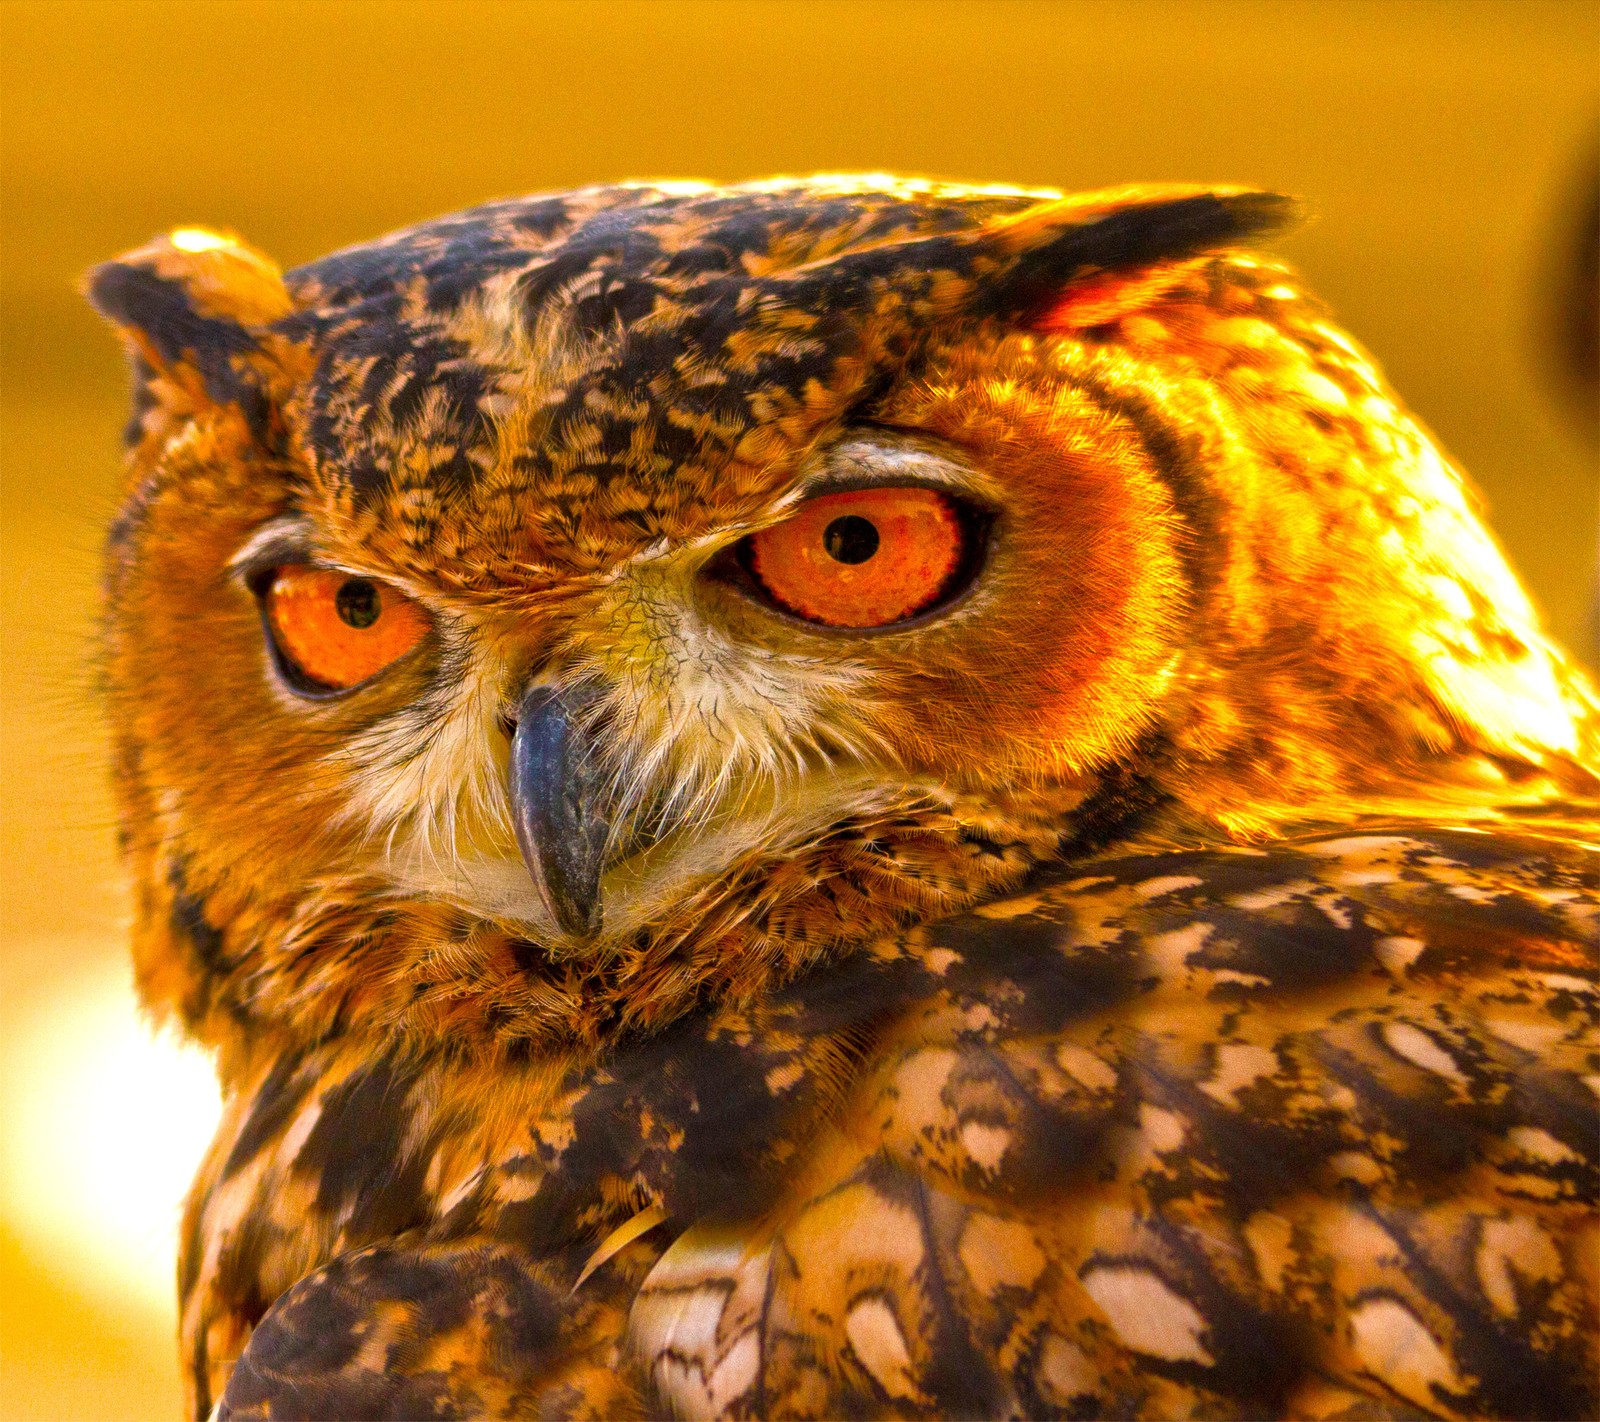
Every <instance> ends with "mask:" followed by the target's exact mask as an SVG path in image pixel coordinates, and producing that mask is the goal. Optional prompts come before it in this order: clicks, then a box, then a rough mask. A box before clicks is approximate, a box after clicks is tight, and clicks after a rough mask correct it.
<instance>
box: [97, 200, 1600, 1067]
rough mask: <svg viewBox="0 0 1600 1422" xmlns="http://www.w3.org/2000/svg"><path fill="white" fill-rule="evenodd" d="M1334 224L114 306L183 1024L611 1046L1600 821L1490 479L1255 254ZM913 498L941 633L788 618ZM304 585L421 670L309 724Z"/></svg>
mask: <svg viewBox="0 0 1600 1422" xmlns="http://www.w3.org/2000/svg"><path fill="white" fill-rule="evenodd" d="M1285 212H1286V208H1285V205H1284V204H1283V203H1282V201H1281V200H1278V199H1274V198H1271V197H1269V196H1266V195H1262V194H1255V193H1248V192H1242V191H1237V190H1201V189H1179V188H1129V189H1121V190H1117V191H1114V192H1108V193H1099V194H1090V195H1087V196H1083V197H1073V198H1066V197H1062V196H1060V195H1059V194H1054V193H1045V192H1024V191H1018V190H1011V189H979V188H960V187H952V186H940V185H933V184H926V183H908V182H901V181H897V180H891V179H883V178H868V179H813V180H808V181H795V182H774V183H766V184H754V185H748V186H744V187H737V188H721V189H718V188H702V187H697V186H692V185H655V186H651V185H644V186H629V187H611V188H597V189H591V190H586V191H581V192H577V193H573V194H567V195H563V196H557V197H546V198H531V199H526V200H518V201H511V202H504V203H497V204H492V205H489V206H486V207H483V208H479V209H475V210H473V211H471V212H467V213H464V214H460V215H458V216H455V217H450V218H445V219H441V220H440V221H437V222H433V223H429V224H425V225H423V226H421V227H418V228H414V229H411V230H409V231H407V232H402V233H399V234H396V235H395V236H392V237H389V238H386V239H384V240H382V241H379V242H376V243H373V244H371V245H368V246H365V247H360V248H355V249H352V250H350V251H347V252H344V253H340V254H336V255H334V256H332V257H329V258H326V259H324V260H322V261H320V262H316V263H313V264H312V265H310V266H308V267H305V268H302V269H300V270H298V271H295V272H290V273H288V274H287V275H286V276H282V277H280V275H279V274H278V272H277V270H276V269H275V268H274V267H273V266H272V265H271V263H270V262H268V261H267V260H266V259H265V258H263V257H261V256H260V255H259V254H257V253H255V252H253V251H252V250H251V249H250V248H248V247H247V246H245V245H244V244H243V243H241V242H238V241H236V240H235V239H232V238H228V237H221V236H216V235H213V234H207V233H199V232H194V231H185V232H179V233H175V234H174V235H173V236H172V237H171V238H170V239H166V240H164V241H161V242H157V243H155V244H153V245H152V246H150V247H148V248H145V249H143V250H142V251H139V252H134V253H131V254H129V255H128V256H126V257H124V258H122V259H120V260H119V261H117V262H113V263H110V264H108V265H107V266H105V267H102V268H100V269H99V270H98V271H97V272H96V273H95V274H94V275H93V277H92V278H91V283H90V292H91V295H92V297H93V299H94V300H95V302H96V303H97V304H98V305H99V306H100V308H101V309H102V310H103V311H104V312H105V313H106V314H107V315H108V316H109V317H110V318H111V319H112V320H113V321H115V322H116V323H117V324H118V325H119V326H120V327H121V329H122V330H123V331H124V332H125V333H126V336H127V338H128V341H129V344H130V347H131V349H132V351H133V352H134V355H135V358H136V372H137V384H138V389H139V406H138V413H137V416H136V421H135V425H134V428H133V429H132V431H131V445H132V449H131V453H130V485H129V492H128V496H127V503H126V507H125V510H124V513H123V515H122V517H121V519H120V520H119V522H118V524H117V526H116V529H115V530H114V532H113V536H112V543H111V576H110V599H109V615H108V647H109V664H110V683H111V687H112V692H113V698H112V704H113V708H114V714H115V720H116V729H117V735H118V744H119V747H120V761H119V785H120V787H121V794H122V803H123V817H124V824H125V834H126V844H127V849H128V854H129V858H130V863H131V865H132V866H133V870H134V874H135V878H136V881H137V883H138V887H139V894H140V898H139V907H138V916H139V934H138V941H139V945H140V951H139V960H140V964H141V971H142V974H143V978H144V982H145V988H146V992H147V995H148V996H149V997H150V999H151V1000H152V1001H154V1002H156V1003H159V1004H168V1005H171V1006H173V1007H175V1008H176V1010H178V1011H179V1012H180V1013H181V1014H182V1015H183V1016H184V1017H185V1018H186V1020H188V1021H189V1022H190V1023H191V1024H192V1025H193V1026H194V1027H195V1028H196V1030H198V1031H200V1032H202V1033H203V1034H204V1035H207V1036H209V1037H210V1038H212V1039H213V1040H216V1041H219V1042H222V1043H224V1044H228V1043H232V1042H234V1041H235V1040H239V1041H243V1040H255V1039H258V1038H262V1037H264V1036H270V1035H273V1034H277V1033H288V1034H291V1035H298V1034H302V1033H306V1032H315V1031H325V1030H328V1029H330V1028H331V1027H334V1026H336V1025H338V1026H345V1027H355V1026H361V1025H365V1026H368V1027H371V1028H373V1029H375V1030H397V1031H403V1032H410V1033H413V1034H416V1035H417V1036H418V1037H427V1038H433V1039H436V1038H438V1037H439V1036H440V1035H441V1034H454V1035H455V1036H456V1037H457V1038H458V1039H459V1040H461V1041H463V1042H466V1041H485V1040H498V1041H501V1042H526V1041H528V1040H533V1039H538V1038H540V1037H541V1036H547V1035H548V1034H552V1033H556V1034H562V1033H564V1034H569V1035H578V1036H586V1035H587V1036H591V1037H593V1036H597V1035H598V1034H600V1033H602V1032H604V1031H606V1030H609V1029H610V1028H612V1027H614V1026H615V1025H616V1024H618V1023H621V1024H628V1023H641V1022H648V1021H652V1020H659V1019H660V1018H661V1017H662V1016H665V1015H668V1014H670V1013H672V1012H676V1011H679V1010H681V1009H682V1007H683V1006H684V1005H685V1004H686V1003H688V1002H691V1001H693V1000H694V999H695V997H696V995H697V994H703V993H706V992H728V991H731V992H740V991H748V990H751V989H753V988H755V987H758V986H759V985H760V984H762V983H764V982H766V981H769V980H770V978H771V976H772V975H773V974H774V973H783V972H788V971H792V970H793V969H794V968H795V967H797V966H798V965H800V964H803V963H804V962H806V961H808V960H810V959H811V958H814V957H815V956H816V955H817V954H819V953H825V952H829V951H834V950H836V949H837V948H839V947H840V946H842V945H845V944H848V943H850V942H859V941H863V940H865V939H867V938H869V937H870V936H871V935H872V934H873V933H875V932H880V931H882V930H884V929H886V928H887V927H889V926H891V925H893V924H895V923H897V922H904V921H905V920H906V919H907V918H910V917H914V916H917V915H929V914H933V913H937V912H941V911H946V910H950V909H953V908H956V907H959V906H961V905H963V904H966V903H969V902H971V901H972V900H974V899H975V898H978V897H981V896H983V895H984V894H986V893H991V892H994V891H996V890H998V889H999V888H1002V887H1009V886H1012V885H1014V884H1015V883H1016V882H1018V880H1019V879H1020V878H1021V877H1022V876H1023V875H1024V874H1025V873H1026V871H1027V869H1028V868H1029V867H1030V866H1031V865H1032V864H1034V863H1037V862H1039V861H1041V860H1043V859H1048V858H1051V857H1053V856H1056V855H1058V854H1060V853H1081V852H1085V851H1086V850H1088V849H1092V848H1094V847H1097V846H1099V845H1101V844H1104V843H1106V842H1109V841H1113V840H1117V839H1125V838H1128V837H1130V836H1134V835H1146V836H1151V835H1153V836H1166V837H1169V838H1171V837H1187V838H1205V837H1225V836H1237V835H1241V834H1243V835H1249V834H1252V833H1258V832H1261V831H1262V830H1264V829H1266V828H1268V827H1272V826H1282V825H1287V824H1292V823H1295V822H1297V821H1312V820H1316V819H1319V818H1320V819H1329V818H1332V819H1339V818H1342V817H1348V816H1349V814H1351V813H1352V812H1354V811H1358V810H1359V809H1361V808H1363V807H1367V806H1379V805H1388V806H1393V805H1396V804H1399V803H1401V802H1404V801H1406V800H1407V799H1413V800H1414V799H1418V798H1422V799H1428V800H1432V801H1434V802H1435V803H1436V802H1437V801H1438V799H1439V798H1440V797H1450V796H1460V795H1466V796H1472V795H1489V796H1498V797H1500V798H1502V799H1504V798H1514V797H1515V796H1516V795H1517V794H1519V793H1525V790H1526V787H1529V786H1535V785H1536V786H1538V787H1540V788H1541V789H1543V790H1545V791H1548V789H1549V787H1550V786H1551V785H1552V784H1553V785H1556V786H1558V787H1560V786H1569V785H1580V784H1581V785H1587V786H1590V787H1591V788H1592V785H1593V780H1592V777H1591V776H1590V774H1589V772H1588V771H1587V770H1585V769H1584V768H1583V767H1584V764H1585V763H1588V764H1590V765H1592V763H1593V755H1594V746H1595V710H1594V703H1593V700H1592V697H1591V695H1590V693H1589V692H1588V691H1587V689H1586V688H1585V686H1584V685H1583V684H1582V682H1581V679H1580V678H1579V677H1577V676H1576V675H1575V674H1574V673H1573V672H1572V671H1571V670H1570V668H1569V667H1568V666H1567V664H1566V663H1565V662H1564V661H1563V660H1562V658H1561V656H1560V654H1559V652H1557V651H1556V650H1555V649H1553V648H1552V647H1551V646H1550V645H1549V644H1548V643H1547V642H1546V641H1545V640H1544V638H1543V637H1542V635H1541V634H1540V632H1539V630H1538V627H1537V624H1536V619H1535V616H1534V614H1533V612H1532V610H1531V609H1530V607H1529V605H1528V603H1527V600H1526V598H1525V596H1524V595H1523V593H1522V591H1521V589H1520V588H1519V586H1518V584H1517V582H1516V580H1515V578H1514V576H1513V575H1512V574H1511V573H1510V572H1509V571H1508V570H1507V568H1506V566H1505V563H1504V561H1503V559H1502V558H1501V555H1500V554H1499V552H1498V551H1497V549H1496V548H1495V546H1494V543H1493V541H1492V540H1491V538H1490V537H1489V535H1488V534H1487V533H1486V532H1485V531H1484V529H1483V527H1482V525H1481V523H1480V521H1479V519H1478V516H1477V514H1476V512H1475V511H1474V508H1473V505H1472V502H1471V497H1470V495H1469V494H1468V493H1467V492H1466V491H1465V490H1464V488H1463V485H1462V481H1461V479H1460V476H1459V475H1458V473H1457V472H1456V471H1455V470H1454V469H1453V468H1452V467H1451V466H1450V465H1449V463H1448V462H1447V461H1446V460H1445V459H1444V458H1443V457H1442V456H1441V455H1440V454H1439V452H1438V451H1437V450H1436V449H1435V447H1434V446H1433V444H1432V443H1431V442H1430V440H1429V438H1428V436H1427V435H1426V434H1425V433H1424V432H1423V431H1422V430H1421V429H1420V428H1419V427H1418V426H1417V425H1416V423H1415V422H1414V421H1413V420H1412V419H1411V418H1410V417H1409V416H1408V415H1407V414H1406V413H1405V412H1404V410H1403V409H1402V408H1401V407H1400V406H1399V404H1398V403H1397V401H1396V399H1395V397H1394V396H1393V394H1392V393H1391V392H1390V391H1389V390H1388V388H1387V387H1386V386H1385V385H1384V383H1383V381H1382V379H1381V378H1380V376H1379V375H1378V374H1377V372H1376V371H1375V370H1374V368H1373V366H1372V364H1371V363H1370V361H1369V360H1368V359H1367V358H1366V357H1365V356H1364V355H1363V354H1362V352H1361V351H1360V350H1359V349H1358V348H1357V347H1356V346H1355V345H1353V344H1352V343H1351V342H1350V340H1349V339H1348V338H1347V337H1346V336H1345V335H1343V334H1342V333H1341V332H1340V331H1339V330H1338V329H1337V328H1336V327H1334V326H1333V325H1331V324H1330V323H1329V321H1328V319H1327V318H1326V316H1325V315H1324V314H1323V313H1322V311H1321V310H1320V308H1318V306H1317V305H1316V304H1315V302H1314V301H1312V300H1311V299H1310V298H1308V297H1307V296H1306V295H1305V294H1304V293H1303V292H1302V290H1301V289H1300V287H1299V285H1298V283H1297V281H1296V280H1295V279H1294V278H1293V277H1292V276H1291V275H1290V274H1289V273H1288V272H1287V271H1286V270H1285V269H1283V268H1282V267H1281V266H1279V265H1277V264H1275V263H1272V262H1270V261H1266V260H1264V259H1262V258H1260V257H1256V256H1251V255H1248V254H1246V253H1245V252H1244V251H1241V250H1239V246H1240V244H1241V243H1245V242H1248V240H1249V239H1250V238H1251V237H1253V236H1255V235H1256V234H1258V233H1261V232H1265V231H1268V230H1270V229H1271V228H1272V227H1273V226H1274V225H1276V224H1277V223H1278V222H1279V221H1280V220H1281V219H1282V218H1283V216H1284V215H1285ZM903 488H915V489H928V490H934V491H937V492H938V493H939V494H940V495H941V496H942V497H943V498H944V499H946V500H947V501H948V506H949V507H951V508H958V509H959V510H961V515H960V517H961V518H962V519H964V520H966V524H965V525H964V526H965V527H966V529H967V533H966V537H967V538H968V539H969V541H970V546H968V551H967V553H966V554H964V555H963V557H964V560H965V561H964V562H963V565H962V568H961V571H960V575H959V576H958V577H955V578H954V580H953V581H951V582H950V584H949V587H948V589H947V595H945V596H942V597H941V598H940V599H939V600H938V602H937V603H936V605H932V606H930V607H929V608H928V609H927V610H925V611H922V612H920V613H919V614H918V615H915V616H911V617H909V618H905V617H899V618H895V619H892V620H890V621H889V623H888V625H885V626H883V627H861V626H845V627H841V626H834V625H826V624H824V623H820V622H818V621H816V620H815V619H812V620H808V618H807V617H806V616H805V615H800V614H797V613H796V612H795V610H794V609H793V608H792V607H788V606H785V605H783V604H782V603H781V601H778V600H774V599H773V598H771V597H767V596H764V595H763V591H762V588H761V587H759V586H757V585H756V584H755V583H753V582H752V578H751V574H750V568H749V562H748V559H741V557H740V556H739V550H740V549H742V548H748V547H749V546H750V544H749V540H750V539H751V538H752V536H755V535H759V534H760V533H761V531H762V530H765V529H772V528H778V527H781V526H782V525H784V523H785V521H786V520H788V519H791V518H794V517H796V516H797V515H798V514H800V513H801V512H802V511H803V510H804V509H805V508H806V506H807V505H808V503H809V501H811V500H813V499H816V498H819V497H824V496H828V495H832V494H835V493H837V492H838V491H841V490H861V489H869V490H886V489H903ZM301 565H309V566H311V567H320V568H325V569H332V570H339V571H341V572H342V573H346V574H349V575H351V576H353V577H357V578H361V579H367V580H370V581H371V582H372V583H374V584H376V585H379V586H381V587H382V588H384V589H386V590H387V591H386V594H385V595H386V596H392V597H395V598H398V599H405V600H408V601H409V604H414V605H415V607H417V608H419V609H421V611H422V613H423V614H425V617H424V620H423V621H421V622H419V623H418V624H417V625H418V626H419V627H423V628H425V632H424V633H423V635H422V636H421V640H420V641H419V642H417V644H416V645H415V647H413V648H412V649H411V650H410V651H408V652H407V653H406V654H405V655H402V656H399V657H398V658H397V659H395V660H393V662H392V664H390V665H388V666H387V667H385V668H384V669H383V670H381V671H380V672H378V673H377V674H376V675H373V676H371V677H370V678H368V679H366V680H363V681H361V682H360V684H359V685H356V686H354V687H353V688H352V689H351V690H349V691H346V692H343V693H342V694H338V695H325V694H308V693H314V692H315V691H316V688H308V687H307V686H305V685H298V686H297V685H296V684H295V681H294V677H293V675H292V668H286V667H285V665H284V661H283V657H282V655H281V651H279V652H275V651H274V649H273V646H272V642H271V638H270V636H268V635H267V634H265V633H264V630H263V623H262V618H261V615H260V612H259V609H258V605H257V603H258V597H257V594H259V593H260V592H261V589H262V582H261V580H262V578H263V577H267V576H270V575H271V573H272V570H274V569H278V568H282V567H285V566H301ZM529 688H547V689H549V691H550V693H551V694H552V695H559V696H560V697H562V698H564V700H563V703H562V704H563V705H564V706H565V707H567V708H568V709H569V711H570V716H569V719H570V721H571V723H572V725H573V727H574V728H575V730H574V734H577V735H581V737H582V738H583V740H584V743H585V745H586V746H587V747H589V761H588V762H587V763H586V764H587V769H586V771H585V773H586V774H587V775H588V776H589V777H590V779H589V782H588V783H589V790H588V791H586V793H587V794H591V795H592V796H593V797H595V798H596V799H597V800H598V801H600V802H603V803H604V804H605V806H606V807H607V809H606V814H605V817H604V826H603V828H604V836H605V845H604V851H603V864H604V868H603V876H602V878H601V880H600V883H599V889H598V892H599V894H600V897H601V898H602V899H603V904H604V912H603V916H601V917H598V918H597V919H596V920H595V922H594V923H593V925H592V931H587V932H580V933H574V932H572V931H571V930H570V924H567V925H566V926H564V925H563V922H562V921H559V917H560V916H559V914H556V913H555V911H554V910H552V909H551V908H550V907H549V906H548V904H549V903H550V902H551V901H550V900H549V898H548V896H545V897H542V896H541V894H540V893H539V892H538V890H537V888H536V886H535V883H534V880H533V878H532V877H531V876H530V874H529V870H528V867H527V865H526V863H525V861H524V856H523V854H522V853H521V852H520V851H519V846H518V840H517V830H516V826H515V824H514V823H513V821H514V819H515V815H514V813H513V807H512V806H511V804H510V802H509V798H508V792H507V783H508V773H509V771H508V765H509V761H510V757H511V754H512V752H511V745H512V742H511V731H512V724H513V723H512V720H511V719H510V718H512V717H514V716H515V715H516V714H517V707H518V706H519V704H521V702H522V698H523V697H524V696H525V695H526V694H527V693H528V692H529ZM1519 786H1521V787H1524V788H1523V789H1521V790H1519V788H1518V787H1519ZM241 1024H242V1025H243V1026H245V1027H246V1028H248V1030H247V1031H244V1032H241V1031H240V1030H239V1028H240V1027H241Z"/></svg>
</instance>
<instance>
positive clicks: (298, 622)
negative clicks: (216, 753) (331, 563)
mask: <svg viewBox="0 0 1600 1422" xmlns="http://www.w3.org/2000/svg"><path fill="white" fill-rule="evenodd" d="M248 586H249V588H250V590H251V592H252V593H254V594H255V597H256V602H257V606H258V607H259V609H260V614H261V623H262V631H263V635H264V638H265V641H266V644H267V650H268V653H269V655H270V656H271V659H272V665H273V670H274V671H275V672H277V674H278V677H279V679H280V680H281V681H282V682H283V683H284V685H285V686H287V687H288V689H289V690H290V691H292V692H294V693H295V695H297V696H300V697H302V698H304V699H306V700H310V701H326V700H331V699H334V698H336V697H341V696H344V695H347V694H348V693H350V692H353V691H355V690H358V689H359V688H360V687H363V686H365V685H366V684H367V683H368V682H370V681H373V680H374V679H375V678H377V677H378V676H379V675H381V674H382V673H383V672H384V671H386V670H388V668H389V667H390V666H392V665H393V664H394V663H396V662H398V661H400V660H401V659H402V658H403V657H405V656H406V655H407V654H408V653H410V652H411V651H412V650H413V649H414V648H415V647H416V646H417V644H418V643H419V642H421V640H422V639H423V637H424V636H425V635H426V634H427V632H428V630H429V626H430V623H429V620H428V617H427V614H426V613H425V612H423V610H422V609H421V608H420V607H418V606H417V604H416V603H415V602H413V601H412V600H411V599H410V598H408V597H406V596H405V595H404V594H403V593H401V592H400V591H399V590H398V589H396V588H394V587H392V586H391V585H389V584H387V583H384V582H381V581H379V580H378V579H375V578H368V577H364V576H362V575H360V574H356V573H348V572H343V571H340V570H337V569H331V568H321V567H317V566H316V565H314V564H310V563H280V564H277V565H275V566H272V567H268V568H263V569H261V570H260V571H259V572H257V573H255V574H253V575H252V576H251V577H250V579H249V582H248Z"/></svg>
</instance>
